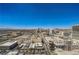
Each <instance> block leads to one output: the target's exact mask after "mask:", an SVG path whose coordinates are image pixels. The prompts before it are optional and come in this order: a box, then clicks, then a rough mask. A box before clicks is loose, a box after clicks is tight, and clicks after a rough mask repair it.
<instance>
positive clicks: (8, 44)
mask: <svg viewBox="0 0 79 59" xmlns="http://www.w3.org/2000/svg"><path fill="white" fill-rule="evenodd" d="M16 42H17V41H10V42H6V43H3V44H1V45H0V46H11V45H12V44H14V43H16Z"/></svg>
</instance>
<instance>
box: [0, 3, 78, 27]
mask: <svg viewBox="0 0 79 59" xmlns="http://www.w3.org/2000/svg"><path fill="white" fill-rule="evenodd" d="M74 24H79V4H68V3H67V4H66V3H62V4H61V3H58V4H56V3H51V4H46V3H44V4H41V3H38V4H33V3H32V4H31V3H25V4H24V3H0V28H70V27H71V26H72V25H74Z"/></svg>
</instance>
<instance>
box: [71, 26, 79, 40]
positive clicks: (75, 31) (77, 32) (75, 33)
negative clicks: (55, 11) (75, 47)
mask: <svg viewBox="0 0 79 59" xmlns="http://www.w3.org/2000/svg"><path fill="white" fill-rule="evenodd" d="M72 38H73V39H79V25H75V26H72Z"/></svg>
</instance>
